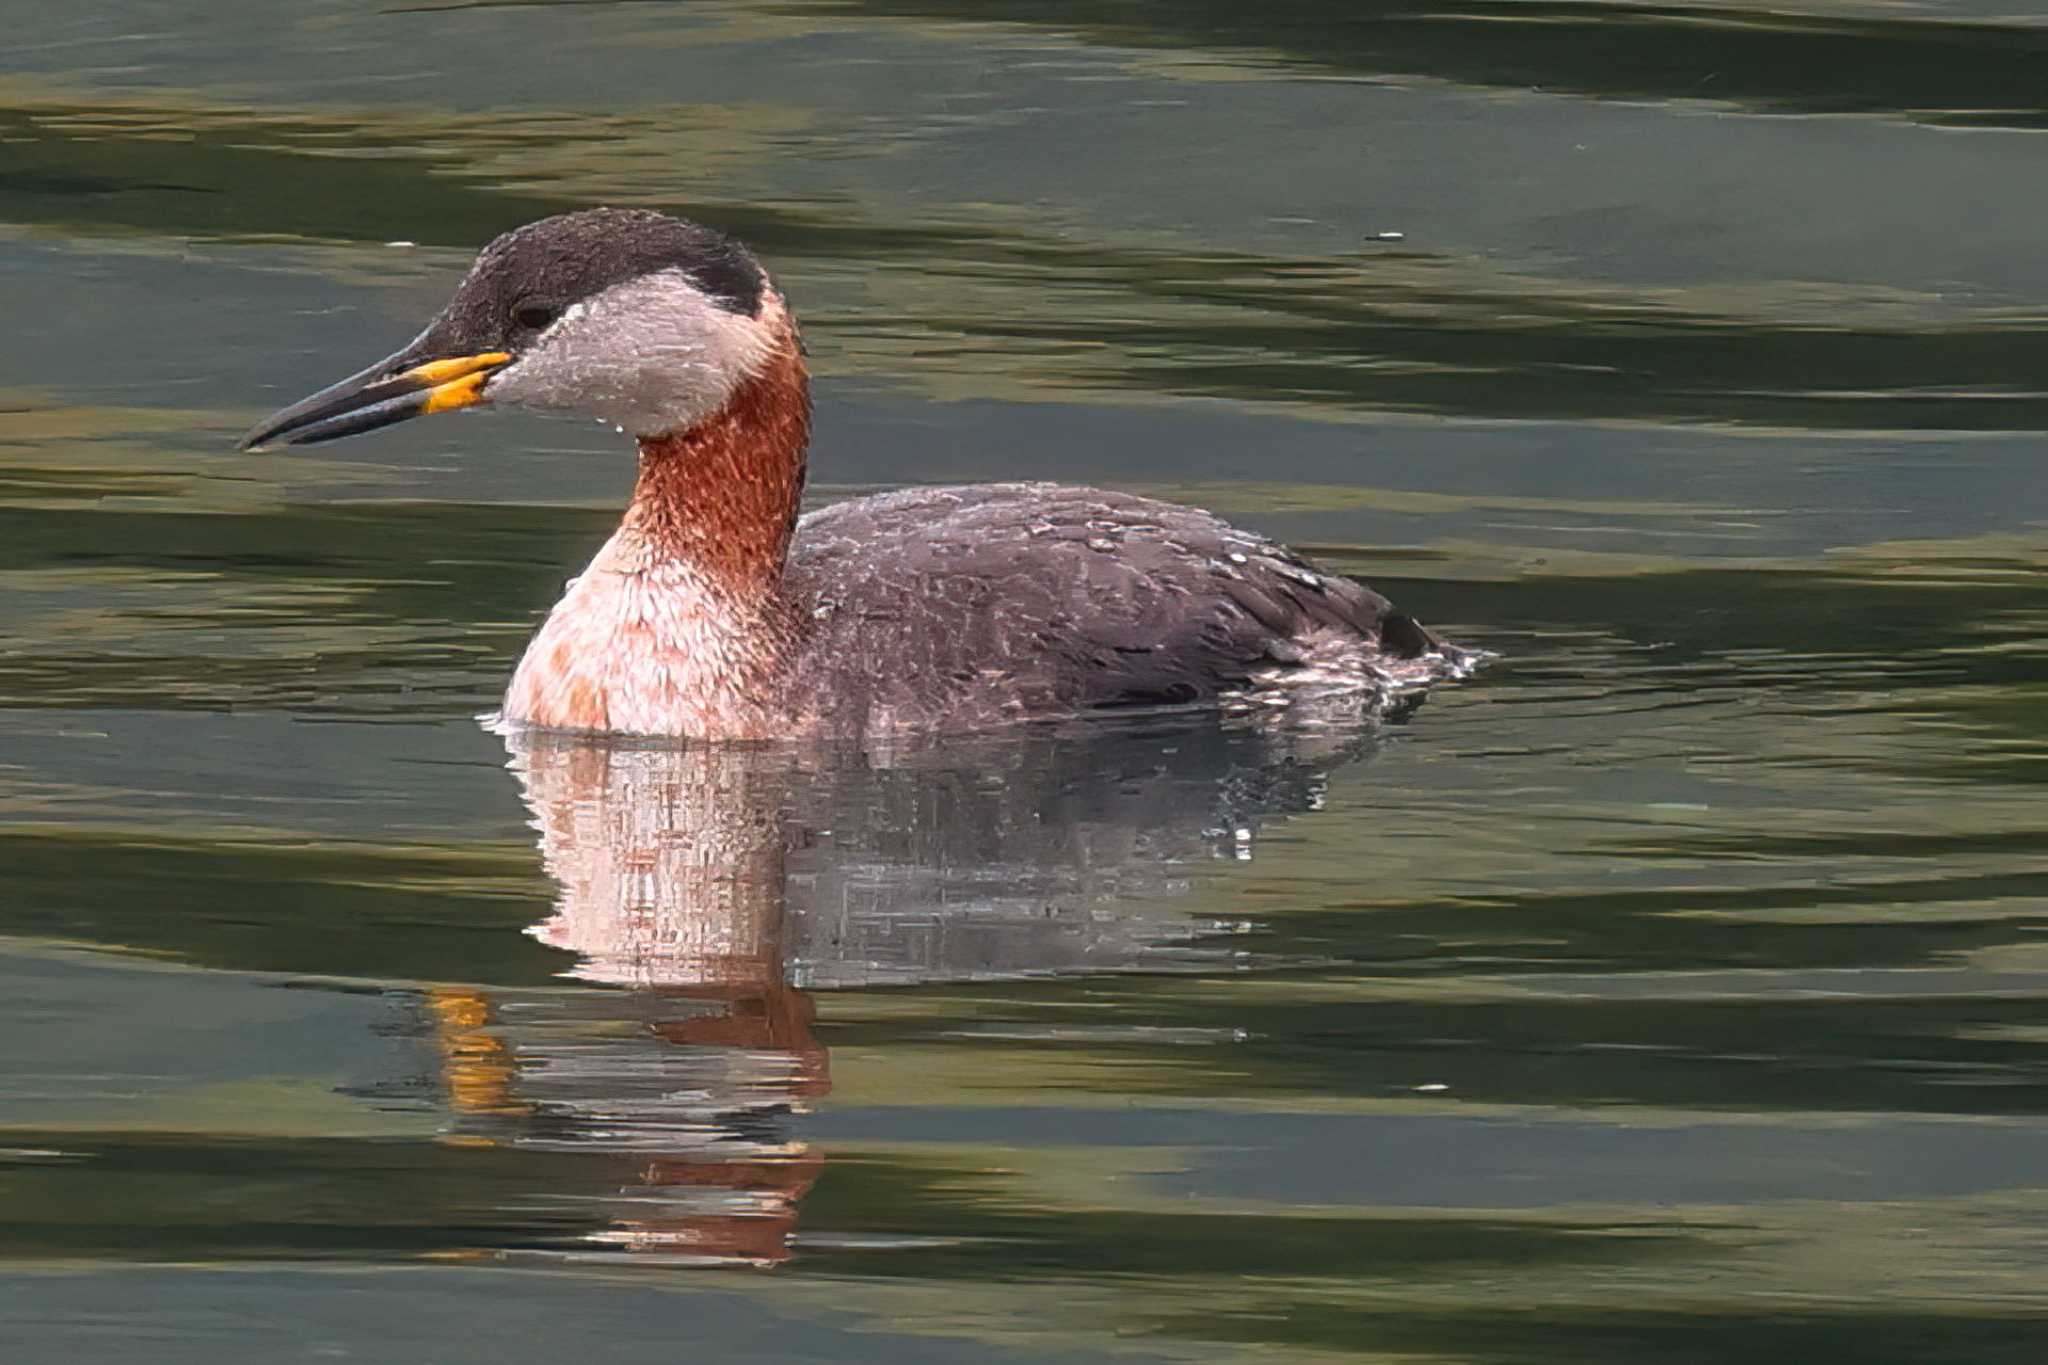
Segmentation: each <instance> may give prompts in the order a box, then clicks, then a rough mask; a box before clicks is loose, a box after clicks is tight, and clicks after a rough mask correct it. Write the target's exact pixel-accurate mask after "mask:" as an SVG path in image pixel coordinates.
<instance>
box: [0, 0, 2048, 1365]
mask: <svg viewBox="0 0 2048 1365" xmlns="http://www.w3.org/2000/svg"><path fill="white" fill-rule="evenodd" d="M18 8H20V9H21V11H22V13H20V14H18V15H11V16H9V17H10V18H11V19H12V20H13V22H11V23H10V24H9V25H8V33H9V42H8V44H7V45H6V46H5V47H4V48H0V224H4V225H0V297H4V298H5V299H6V300H7V301H8V304H9V309H8V312H9V316H10V318H11V320H12V321H13V324H14V325H13V326H11V327H10V328H8V329H7V331H6V334H5V339H4V340H0V358H4V364H0V874H4V877H0V885H4V888H5V889H4V893H0V1038H4V1039H5V1040H6V1043H7V1046H6V1047H5V1049H4V1050H0V1358H4V1359H5V1360H7V1361H9V1362H14V1361H25V1362H26V1361H33V1362H43V1361H50V1362H56V1361H67V1362H68V1361H91V1362H102V1361H104V1362H119V1363H120V1365H129V1363H130V1362H133V1363H134V1365H142V1362H150V1363H151V1365H154V1363H155V1362H188V1361H189V1362H201V1361H204V1362H220V1361H229V1362H251V1363H252V1365H253V1362H266V1365H267V1363H268V1362H276V1361H297V1360H316V1359H335V1358H341V1359H358V1360H368V1361H385V1360H433V1361H441V1362H467V1361H478V1362H481V1361H507V1360H518V1361H525V1360H535V1361H539V1360H548V1361H552V1360H560V1359H565V1358H567V1359H579V1358H591V1359H603V1360H607V1361H617V1362H621V1363H622V1365H625V1363H628V1362H641V1361H648V1362H652V1361H668V1360H673V1359H677V1358H679V1357H682V1356H688V1357H692V1358H699V1359H715V1360H750V1361H751V1360H805V1361H874V1362H883V1361H889V1362H894V1361H912V1362H924V1361H934V1362H938V1361H956V1360H977V1361H979V1360H991V1361H1000V1362H1011V1361H1015V1362H1042V1361H1094V1360H1101V1359H1106V1358H1109V1357H1112V1356H1114V1357H1117V1358H1120V1359H1141V1360H1142V1359H1163V1360H1184V1361H1211V1360H1235V1359H1246V1360H1251V1359H1256V1360H1262V1361H1301V1362H1316V1361H1328V1360H1334V1359H1379V1360H1389V1361H1392V1360H1403V1361H1406V1360H1416V1359H1431V1360H1452V1361H1472V1362H1489V1363H1491V1362H1503V1363H1505V1362H1539V1361H1540V1362H1557V1361H1591V1362H1608V1361H1612V1362H1616V1365H1619V1363H1620V1362H1631V1365H1633V1362H1638V1361H1643V1360H1652V1359H1655V1360H1673V1361H1680V1362H1695V1361H1697V1362H1723V1361H1752V1360H1775V1359H1795V1358H1796V1359H1805V1360H1822V1361H1842V1362H1859V1363H1861V1362H1900V1363H1901V1365H1903V1363H1904V1362H1922V1361H1937V1360H1938V1361H1943V1362H1958V1363H1960V1362H1969V1363H1970V1365H1977V1363H1978V1362H2035V1361H2039V1360H2041V1359H2043V1358H2044V1357H2048V1293H2044V1291H2043V1288H2042V1286H2043V1284H2044V1277H2048V1064H2044V1063H2048V1054H2044V1047H2048V1012H2044V1008H2043V1006H2044V1000H2048V937H2044V933H2048V818H2044V815H2043V811H2044V806H2043V803H2042V800H2041V794H2042V791H2043V783H2044V780H2048V721H2044V719H2043V716H2044V715H2048V711H2044V707H2043V703H2044V701H2048V681H2044V679H2048V669H2044V663H2048V660H2044V657H2043V656H2044V652H2048V646H2044V643H2043V640H2044V629H2043V628H2044V624H2048V529H2044V528H2043V505H2044V504H2043V496H2044V493H2043V490H2044V486H2048V485H2044V481H2043V478H2042V475H2041V473H2040V468H2041V460H2042V457H2043V449H2044V448H2043V442H2042V437H2041V434H2040V429H2041V428H2042V427H2043V426H2044V417H2048V397H2044V395H2048V389H2044V387H2043V384H2042V379H2041V376H2042V375H2043V373H2044V372H2048V324H2044V316H2048V315H2044V313H2043V308H2044V305H2048V252H2044V251H2043V250H2042V241H2041V228H2040V224H2041V223H2042V222H2043V221H2048V177H2044V176H2043V175H2041V173H2040V167H2041V157H2042V155H2043V148H2042V144H2041V143H2040V141H2039V139H2040V137H2041V136H2042V131H2041V130H2042V129H2044V128H2048V84H2044V81H2043V74H2044V72H2048V25H2044V23H2043V22H2042V18H2041V16H2037V15H2033V14H2031V13H2030V12H2028V10H2027V7H2026V6H2024V5H2006V4H1994V3H1991V0H1917V2H1915V0H1909V2H1908V3H1879V2H1878V0H1794V2H1793V3H1792V4H1790V5H1778V6H1775V7H1771V8H1768V9H1766V8H1762V7H1756V6H1752V5H1749V4H1746V3H1743V2H1742V0H1700V2H1698V3H1692V4H1678V5H1636V4H1623V3H1598V2H1595V0H1586V2H1584V3H1541V2H1534V3H1526V4H1522V3H1495V2H1493V0H1473V3H1469V4H1460V5H1451V6H1445V5H1438V4H1428V5H1424V4H1415V3H1408V2H1407V0H1374V2H1373V3H1359V4H1352V5H1328V4H1310V3H1305V2H1303V0H1268V3H1265V4H1261V5H1256V6H1245V5H1241V4H1222V3H1209V2H1208V0H1179V2H1178V3H1166V2H1165V0H1124V3H1104V4H1082V3H1034V4H1013V3H1003V2H1002V0H992V2H990V3H981V2H980V0H977V2H976V3H973V4H965V3H944V2H943V0H933V3H885V2H876V3H869V2H868V0H845V2H844V3H836V2H831V0H819V2H817V3H802V2H800V0H790V2H788V3H770V2H767V0H761V2H746V0H731V2H727V3H692V4H681V3H674V4H663V3H618V4H610V3H588V4H573V3H540V2H536V3H503V4H475V3H467V4H465V3H447V4H440V3H431V2H429V3H421V4H417V5H392V6H386V7H375V6H364V5H359V4H342V3H338V2H337V0H312V2H310V3H303V4H296V5H289V6H278V5H274V4H268V3H256V0H224V2H223V3H217V4H212V5H208V6H203V7H202V6H180V5H165V4H154V3H145V2H144V0H112V3H107V4H100V5H90V6H84V5H81V6H70V7H51V6H36V7H29V6H20V7H18ZM596 202H613V203H620V202H630V203H640V204H652V205H658V206H661V207H664V208H668V209H671V210H674V211H678V212H685V213H690V214H694V215H697V216H700V217H703V218H705V219H707V220H710V221H713V222H716V223H719V224H721V225H723V226H726V227H729V228H731V229H733V230H735V231H737V232H739V233H741V234H742V235H744V236H745V237H746V238H747V239H748V240H749V241H751V242H752V243H753V244H754V245H755V246H756V247H757V248H758V249H759V250H760V252H761V253H762V255H763V256H764V257H765V258H766V260H767V262H768V263H769V265H770V267H771V268H772V269H773V270H774V271H775V272H776V273H777V275H778V277H779V278H780V279H781V280H782V282H783V283H784V285H785V287H786V288H787V289H788V291H789V293H790V294H791V296H792V298H793V300H794V302H795V304H796V306H797V308H798V310H799V312H800V314H801V315H802V317H803V319H804V321H805V325H806V331H807V336H808V338H809V341H810V345H811V351H812V360H813V363H814V366H815V368H816V371H817V373H818V376H819V382H818V417H819V423H818V426H819V441H818V445H817V448H816V451H815V455H814V462H813V488H814V491H815V494H816V496H817V498H819V499H820V500H825V499H830V498H835V497H840V496H845V495H847V494H849V493H853V492H858V491H863V490H867V489H872V488H878V487H890V486H896V485H901V484H905V483H914V482H929V481H940V480H954V479H969V480H971V479H986V478H1008V477H1016V476H1017V475H1019V474H1020V473H1029V474H1033V475H1039V476H1047V477H1059V478H1074V479H1086V480H1091V481H1096V482H1102V483H1107V484H1113V485H1117V486H1122V487H1129V488H1135V489H1140V490H1144V491H1150V492H1158V493H1164V494H1168V495H1172V496H1176V497H1184V498H1188V499H1192V500H1196V501H1199V502H1202V503H1204V504H1206V505H1209V506H1213V507H1216V508H1218V509H1219V510H1221V511H1223V512H1225V513H1227V514H1229V515H1231V516H1233V517H1236V518H1238V519H1241V520H1242V521H1244V522H1246V523H1248V524H1251V525H1254V526H1256V527H1258V528H1260V529H1262V530H1266V531H1270V532H1272V533H1274V534H1276V535H1280V536H1282V537H1285V538H1287V539H1289V540H1291V541H1293V542H1295V543H1297V544H1300V545H1302V546H1304V547H1306V548H1310V549H1312V550H1314V551H1315V552H1316V553H1317V554H1319V555H1320V556H1321V557H1323V558H1324V559H1326V560H1327V561H1328V562H1329V563H1330V564H1332V565H1333V566H1334V567H1337V568H1340V569H1342V570H1343V571H1345V572H1347V573H1352V574H1356V575H1358V576H1361V577H1364V578H1367V579H1368V580H1370V581H1372V582H1374V583H1375V584H1376V585H1377V586H1379V587H1381V588H1382V589H1384V590H1385V591H1387V592H1388V593H1389V594H1390V595H1391V596H1393V597H1395V598H1396V599H1397V600H1398V601H1399V602H1401V603H1402V604H1403V605H1404V606H1407V607H1409V608H1411V609H1413V610H1415V611H1416V612H1418V613H1419V614H1420V615H1422V616H1423V617H1424V618H1425V619H1426V620H1428V621H1430V622H1431V623H1432V624H1434V625H1437V626H1439V627H1440V628H1442V629H1444V630H1445V631H1446V632H1447V633H1448V634H1450V635H1452V636H1453V637H1454V638H1456V639H1458V640H1460V641H1462V642H1464V643H1467V644H1472V645H1478V646H1482V647H1484V648H1487V649H1490V650H1494V651H1497V653H1498V654H1499V656H1500V657H1499V658H1498V659H1496V660H1495V661H1494V662H1492V663H1491V664H1489V665H1488V667H1486V668H1485V669H1484V670H1483V671H1482V672H1481V673H1480V674H1479V675H1478V676H1477V677H1475V678H1473V679H1471V680H1469V681H1467V682H1465V683H1462V684H1460V685H1458V686H1455V687H1451V688H1446V689H1443V690H1441V691H1439V692H1438V693H1437V694H1436V695H1435V696H1433V697H1432V698H1430V699H1429V700H1428V702H1427V703H1426V704H1425V705H1424V706H1422V707H1421V708H1420V709H1419V710H1417V711H1416V712H1415V713H1414V714H1412V715H1410V716H1407V717H1405V718H1402V719H1401V720H1399V721H1398V722H1396V723H1393V724H1390V725H1388V726H1386V727H1384V728H1383V729H1379V730H1369V729H1347V728H1338V729H1327V728H1326V729H1320V730H1312V731H1305V732H1304V731H1296V732H1285V731H1279V732H1276V731H1272V730H1268V729H1262V728H1260V727H1259V726H1257V725H1253V724H1250V723H1247V722H1244V721H1233V722H1218V721H1217V720H1215V719H1214V718H1207V717H1200V716H1194V717H1189V716H1165V717H1152V718H1137V719H1132V720H1128V721H1120V722H1117V723H1115V724H1111V725H1099V726H1051V727H1044V728H1041V729H1034V730H1026V731H1020V732H1018V733H1014V734H1005V735H997V736H989V737H984V738H978V739H972V740H968V739H958V740H951V741H947V742H944V743H939V744H927V743H907V744H903V745H897V746H891V747H889V748H887V749H884V750H879V751H876V752H871V753H865V754H862V753H853V752H847V751H843V750H835V749H812V750H803V751H795V752H792V751H787V750H775V749H769V750H744V751H738V752H724V751H715V750H694V751H674V750H660V749H650V748H635V747H632V746H622V747H618V748H613V749H604V748H597V747H591V746H579V745H571V744H563V743H553V744H550V743H542V742H533V743H528V742H519V741H515V742H513V743H512V744H511V745H510V746H509V749H508V745H507V742H506V741H505V740H503V739H501V738H500V737H499V736H497V735H495V734H493V733H491V732H489V731H487V730H486V729H484V728H483V727H481V726H480V725H479V724H477V722H476V720H475V717H476V716H477V715H478V713H480V712H485V711H487V710H489V709H490V708H491V706H492V705H493V704H494V703H495V700H496V693H497V690H498V689H499V687H501V686H502V682H503V680H504V678H505V676H506V675H507V673H508V671H509V669H510V667H511V665H512V662H513V660H514V659H515V658H516V656H517V653H518V650H519V648H520V647H521V644H522V642H523V641H524V639H525V637H526V634H527V632H528V631H529V630H530V629H531V627H532V625H533V623H534V621H535V619H536V616H537V614H538V612H540V611H541V610H543V609H544V608H545V607H546V606H547V605H548V604H549V603H550V602H551V600H552V598H553V596H554V594H555V592H556V591H557V589H558V588H559V584H560V582H561V580H562V578H563V577H565V576H566V575H567V574H569V573H571V572H573V571H574V569H575V567H576V566H578V565H579V564H580V563H581V562H582V560H583V558H584V557H586V556H587V555H588V554H589V552H590V550H591V549H592V547H593V546H594V545H595V544H596V543H597V541H598V540H599V539H600V538H601V537H602V535H603V534H604V533H605V531H606V529H607V527H608V524H609V520H610V518H611V517H612V516H613V515H614V513H615V509H616V506H617V504H618V502H619V500H620V498H621V496H622V495H623V492H624V489H625V487H626V484H627V481H628V478H629V461H628V457H627V456H626V455H625V454H624V453H623V452H621V451H620V449H619V448H618V447H619V442H618V441H617V439H616V438H614V437H613V436H611V435H610V433H608V432H603V431H599V430H596V429H594V428H592V427H589V426H587V425H571V424H564V423H548V422H543V421H538V420H532V419H526V418H518V417H512V416H505V415H494V416H491V417H487V418H477V417H464V418H463V419H461V420H446V421H433V422H423V423H417V424H412V425H408V426H406V427H403V428H400V429H398V430H396V431H393V432H389V433H383V434H380V435H379V436H377V437H374V438H366V439H363V440H360V441H356V442H352V443H345V444H341V445H337V446H332V447H322V448H320V449H318V450H314V451H310V452H304V453H293V454H282V455H266V456H244V455H239V454H236V453H234V451H233V449H232V447H233V442H234V439H235V438H236V436H237V435H238V434H239V432H240V431H241V430H243V429H244V428H245V427H246V425H247V424H248V423H249V422H251V421H252V420H254V419H255V418H256V417H257V416H259V415H261V414H262V413H263V412H265V411H268V410H269V409H271V408H273V407H275V406H277V405H278V404H280V403H281V402H284V401H286V400H288V399H291V398H295V397H297V396H299V395H300V394H302V393H304V392H306V391H308V390H310V389H311V388H313V387H315V386H317V385H319V384H322V383H325V382H327V381H328V380H330V379H333V378H336V377H339V376H340V375H342V374H344V373H347V372H349V371H351V370H353V369H354V368H356V367H357V366H359V365H360V364H362V363H363V362H365V361H366V360H368V359H369V358H371V357H374V356H376V355H381V354H384V353H385V352H386V351H388V350H389V349H390V348H391V347H392V346H393V345H395V344H396V343H398V342H399V341H401V340H403V339H404V338H405V337H407V336H409V335H411V334H412V332H413V331H414V330H416V328H417V326H418V325H419V323H420V321H421V320H422V319H423V318H424V317H425V316H426V315H427V314H428V312H429V311H430V310H432V309H433V308H434V307H436V306H438V303H439V301H440V299H441V297H442V296H443V294H444V293H445V291H446V290H447V289H448V288H449V286H450V285H451V283H452V281H453V280H454V279H455V278H456V277H457V275H458V274H459V272H460V270H461V269H462V267H463V266H464V264H465V263H466V261H467V259H468V257H469V254H470V252H471V251H473V250H474V248H475V247H476V246H477V245H478V244H480V243H481V242H482V241H483V240H485V239H486V238H488V237H489V236H490V235H491V234H493V233H495V232H498V231H500V230H503V229H504V228H507V227H510V226H513V225H515V224H517V223H520V222H523V221H525V220H528V219H530V218H534V217H537V216H540V215H542V214H546V213H550V212H555V211H558V210H562V209H566V208H570V207H574V206H579V205H586V204H590V203H596ZM1381 232H1398V233H1402V234H1404V236H1403V237H1402V239H1401V240H1399V241H1388V242H1384V243H1367V242H1366V240H1365V239H1366V238H1367V236H1368V234H1375V233H1381Z"/></svg>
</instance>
